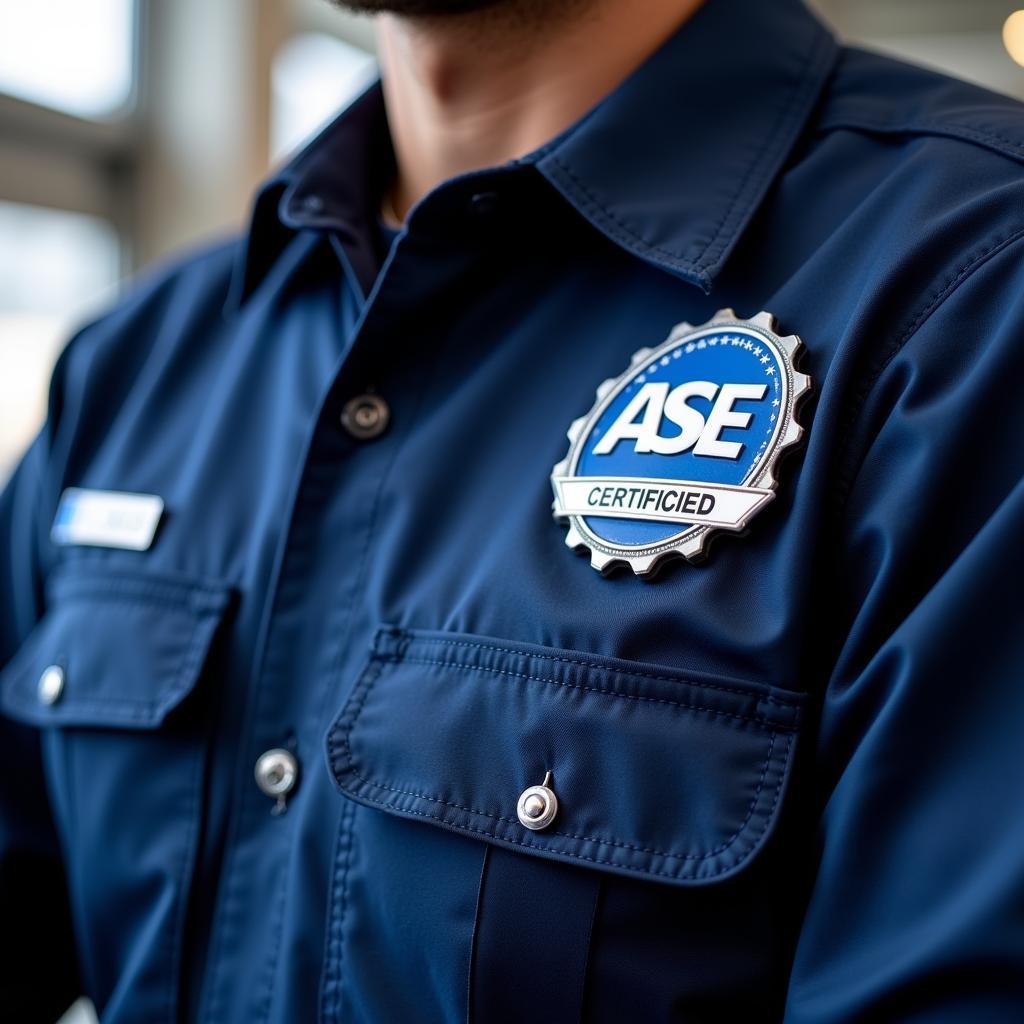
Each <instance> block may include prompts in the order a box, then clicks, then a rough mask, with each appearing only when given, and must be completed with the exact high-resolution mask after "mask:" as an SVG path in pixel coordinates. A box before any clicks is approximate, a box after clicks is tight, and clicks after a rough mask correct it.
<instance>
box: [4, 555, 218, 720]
mask: <svg viewBox="0 0 1024 1024" xmlns="http://www.w3.org/2000/svg"><path fill="white" fill-rule="evenodd" d="M230 595H231V590H230V588H229V587H227V586H226V585H224V584H221V583H217V582H211V581H204V580H198V581H197V580H192V579H182V578H179V577H169V576H150V575H141V574H140V575H134V574H133V575H127V574H125V575H121V574H117V573H107V572H93V571H86V570H84V569H83V568H82V567H80V566H76V567H74V568H73V569H68V570H64V571H61V570H58V571H56V572H55V573H54V574H53V575H52V576H51V577H50V579H49V580H48V581H47V610H46V613H45V614H44V615H43V617H42V618H41V619H40V620H39V622H38V624H37V625H36V627H35V629H34V630H33V631H32V633H31V634H30V635H29V636H28V638H27V639H26V641H25V642H24V644H22V646H21V648H20V649H19V650H18V652H17V653H16V654H15V656H14V658H13V659H12V660H11V661H10V662H9V663H8V665H7V667H6V668H5V669H4V671H3V673H2V674H0V709H2V710H3V712H4V713H5V714H7V715H9V716H10V717H12V718H15V719H18V720H20V721H22V722H27V723H29V724H32V725H37V726H47V725H57V726H63V725H74V726H94V727H104V726H108V727H117V728H128V729H151V728H156V727H157V726H159V725H160V724H161V723H162V722H163V720H164V719H165V718H166V716H167V714H168V713H169V712H170V711H171V710H172V709H173V708H175V707H177V706H178V704H180V703H181V701H182V700H183V699H184V698H185V696H186V695H187V694H188V693H189V692H190V691H191V690H192V688H193V687H194V686H195V683H196V680H197V679H198V677H199V674H200V671H201V669H202V666H203V663H204V662H205V660H206V655H207V651H208V649H209V646H210V643H211V641H212V639H213V636H214V634H215V633H216V630H217V627H218V625H219V624H220V621H221V619H222V618H223V615H224V611H225V609H226V608H227V605H228V600H229V598H230ZM51 667H56V668H57V669H58V670H59V676H58V680H57V682H56V684H54V683H53V679H52V678H51V680H50V683H51V686H50V688H49V692H47V686H46V684H45V683H42V682H41V680H42V678H43V674H44V673H46V672H47V670H48V669H50V668H51ZM51 676H52V673H51Z"/></svg>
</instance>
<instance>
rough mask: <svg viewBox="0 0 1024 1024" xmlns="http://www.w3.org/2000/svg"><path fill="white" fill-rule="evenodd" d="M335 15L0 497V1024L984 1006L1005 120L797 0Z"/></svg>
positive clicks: (1008, 132) (1022, 176)
mask: <svg viewBox="0 0 1024 1024" xmlns="http://www.w3.org/2000/svg"><path fill="white" fill-rule="evenodd" d="M350 6H351V5H350ZM362 6H364V7H367V6H373V7H379V8H381V9H386V10H387V11H389V12H390V13H388V14H387V15H386V16H385V17H383V18H382V19H381V22H380V33H381V35H380V42H381V54H382V62H383V89H380V88H378V87H374V88H372V89H370V90H369V92H368V93H367V94H366V95H364V96H363V97H362V98H360V99H359V100H357V101H356V102H355V103H354V104H353V105H352V106H351V107H350V108H349V109H348V110H347V111H345V112H344V113H343V114H342V115H341V116H340V117H339V119H338V120H337V121H336V122H335V123H334V124H333V125H331V126H330V127H329V128H327V129H326V130H325V131H324V132H323V133H322V134H321V136H320V137H319V138H318V139H317V140H316V141H314V142H313V143H312V144H311V145H310V146H309V147H308V148H307V149H306V150H305V151H304V152H303V153H301V154H299V155H298V156H297V157H296V158H295V159H294V160H293V161H292V162H291V163H290V164H289V165H288V166H287V167H286V168H285V169H284V170H282V171H281V172H280V173H279V174H277V175H275V176H274V177H273V178H272V179H271V180H270V181H269V183H268V184H267V185H266V187H265V188H264V189H263V190H262V192H261V193H260V196H259V197H258V199H257V201H256V204H255V207H254V211H253V215H252V221H251V223H250V225H249V226H248V228H247V230H246V232H245V234H244V236H243V238H242V239H241V240H239V241H232V242H231V243H229V244H227V245H223V246H220V247H218V248H216V249H213V250H211V251H208V252H206V253H204V254H201V255H198V256H193V257H192V258H190V259H189V260H188V261H186V262H184V263H182V264H181V265H179V266H177V267H175V268H173V269H171V270H168V271H166V272H164V273H162V274H161V275H159V276H158V277H156V278H154V279H150V280H149V281H148V282H147V283H145V284H144V285H142V286H140V287H139V288H137V289H136V290H135V291H134V292H133V294H132V295H130V296H129V297H128V298H127V299H126V300H125V301H124V303H123V304H122V305H121V306H120V307H119V308H118V309H116V310H115V311H114V312H112V313H111V314H110V315H109V316H107V317H106V318H104V319H103V320H100V321H99V322H98V323H95V324H93V325H91V326H90V327H88V328H86V329H85V330H84V331H83V332H82V333H81V334H80V336H78V337H77V338H76V339H75V340H74V341H73V342H72V344H71V345H70V346H69V348H68V350H67V352H66V353H65V355H64V357H63V358H62V360H61V362H60V365H59V367H58V369H57V371H56V374H55V377H54V383H53V388H52V393H51V403H50V416H49V421H48V423H47V426H46V428H45V430H44V431H43V433H42V435H41V436H40V438H39V440H38V441H37V442H36V444H35V445H34V446H33V448H32V449H31V450H30V452H29V453H28V455H27V457H26V459H25V461H24V463H23V464H22V466H21V468H20V470H19V471H18V473H17V475H16V476H15V478H14V480H13V482H12V484H11V486H10V488H9V489H8V491H7V493H6V495H5V497H4V499H3V504H2V506H0V508H2V511H0V523H2V531H3V536H4V539H5V544H4V555H3V563H2V574H0V608H2V613H3V614H2V620H0V651H2V656H0V657H2V660H3V661H6V663H7V664H6V668H5V669H4V673H3V676H2V679H0V700H2V705H0V706H2V709H3V719H2V734H3V739H4V746H3V749H4V751H5V752H6V755H7V759H8V770H7V771H6V772H4V773H3V775H2V781H0V787H2V788H0V793H2V811H0V842H2V849H3V862H2V864H3V867H2V875H0V878H2V891H3V904H2V907H3V918H2V919H3V922H4V926H5V929H4V930H5V933H6V934H7V936H8V943H7V948H6V954H5V956H4V958H3V961H2V966H0V971H2V977H3V1006H4V1008H5V1015H6V1016H7V1017H8V1018H9V1019H12V1020H50V1019H52V1018H53V1017H55V1016H56V1015H57V1014H58V1013H59V1011H60V1010H61V1009H63V1007H64V1006H65V1005H66V1004H67V1003H68V1001H69V1000H70V999H72V998H73V997H74V996H75V995H76V994H78V993H80V992H84V993H87V994H88V995H89V996H90V997H91V998H92V999H93V1001H94V1002H95V1004H96V1006H97V1007H98V1009H99V1011H100V1015H101V1017H102V1019H103V1020H104V1021H107V1022H110V1024H117V1022H122V1021H133V1022H134V1021H161V1020H162V1021H170V1020H190V1021H191V1020H197V1021H211V1022H213V1021H216V1022H235V1021H237V1022H242V1021H244V1022H246V1024H251V1022H256V1021H273V1022H295V1021H313V1020H324V1021H329V1022H334V1021H363V1022H404V1021H414V1022H421V1021H422V1022H434V1021H457V1020H467V1019H470V1020H473V1021H480V1022H500V1021H554V1022H568V1021H576V1020H586V1021H597V1022H619V1021H625V1020H644V1021H670V1020H671V1021H698V1020H700V1021H775V1020H782V1019H784V1020H786V1021H791V1022H794V1024H797V1022H815V1024H832V1022H840V1021H842V1022H847V1021H855V1020H856V1021H866V1020H870V1021H890V1020H899V1021H910V1020H913V1021H928V1022H939V1021H943V1022H945V1021H950V1022H952V1021H956V1022H963V1024H966V1022H970V1024H976V1022H981V1021H1000V1022H1002V1021H1016V1020H1020V1019H1021V1018H1022V1016H1024V815H1022V814H1021V813H1020V807H1021V793H1024V759H1022V758H1021V757H1020V753H1019V750H1020V735H1021V730H1022V726H1024V687H1022V686H1021V685H1020V672H1021V666H1022V664H1024V648H1022V640H1021V630H1020V628H1019V625H1020V618H1019V612H1020V601H1019V587H1018V586H1017V581H1018V577H1019V572H1020V568H1021V565H1022V562H1021V555H1022V542H1021V530H1020V523H1021V514H1022V512H1024V491H1022V489H1021V485H1020V478H1021V470H1022V462H1024V460H1022V455H1024V412H1022V403H1021V402H1020V399H1019V390H1020V381H1021V379H1022V378H1021V374H1022V371H1024V355H1022V353H1024V344H1022V330H1024V328H1022V326H1021V324H1022V317H1024V263H1022V257H1024V168H1022V162H1024V128H1022V120H1021V110H1020V107H1019V106H1017V105H1016V104H1014V103H1013V102H1012V101H1010V100H1007V99H1003V98H1000V97H997V96H993V95H991V94H988V93H986V92H984V91H981V90H978V89H975V88H973V87H969V86H967V85H963V84H960V83H956V82H953V81H951V80H949V79H947V78H944V77H941V76H938V75H936V74H933V73H930V72H925V71H922V70H917V69H913V68H909V67H906V66H904V65H901V64H898V63H894V62H892V61H889V60H886V59H883V58H880V57H876V56H872V55H869V54H866V53H862V52H858V51H854V50H847V49H843V48H840V47H838V46H837V44H836V43H835V42H834V41H833V39H832V38H831V36H830V35H829V33H828V32H827V31H826V30H825V29H824V28H822V27H821V26H820V25H819V24H818V22H817V21H816V20H815V19H814V18H813V17H812V15H811V14H810V13H809V12H808V11H807V10H806V9H804V8H803V7H802V6H801V5H800V4H798V3H797V2H796V0H774V2H772V3H764V2H754V0H708V2H707V3H705V4H703V5H701V6H699V7H698V5H697V4H696V3H695V2H691V0H645V2H644V3H642V4H641V3H639V2H629V0H575V2H573V0H561V2H554V0H547V2H543V0H492V2H479V0H477V2H474V0H458V2H456V0H404V2H402V0H390V2H388V0H381V2H380V3H378V4H372V5H371V4H363V5H362ZM567 431H568V435H569V438H568V440H567V438H566V434H567ZM783 456H784V457H783ZM552 512H554V516H552ZM709 542H713V543H709ZM595 569H599V570H601V571H595Z"/></svg>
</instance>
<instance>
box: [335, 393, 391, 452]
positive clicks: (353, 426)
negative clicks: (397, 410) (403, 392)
mask: <svg viewBox="0 0 1024 1024" xmlns="http://www.w3.org/2000/svg"><path fill="white" fill-rule="evenodd" d="M390 419H391V410H390V409H389V408H388V404H387V402H385V401H384V399H383V398H381V397H380V396H379V395H356V397H355V398H350V399H349V400H348V401H347V402H346V403H345V407H344V408H343V409H342V410H341V425H342V426H343V427H344V428H345V430H347V431H348V433H349V434H351V435H352V436H353V437H354V438H356V440H359V441H372V440H373V438H375V437H380V435H381V434H383V433H384V431H385V430H387V428H388V421H389V420H390Z"/></svg>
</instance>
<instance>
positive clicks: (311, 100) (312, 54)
mask: <svg viewBox="0 0 1024 1024" xmlns="http://www.w3.org/2000/svg"><path fill="white" fill-rule="evenodd" d="M0 2H2V0H0ZM376 75H377V61H376V59H375V58H374V57H373V55H372V54H369V53H367V52H366V51H365V50H360V49H359V48H358V47H356V46H352V45H351V44H349V43H345V42H342V41H341V40H340V39H336V38H335V37H334V36H329V35H324V34H322V33H307V34H304V35H299V36H295V37H294V38H293V39H290V40H289V41H288V42H287V43H285V45H284V46H283V47H281V50H280V51H279V52H278V54H277V56H276V57H275V58H274V66H273V71H272V78H271V82H272V90H273V105H272V110H271V132H270V134H271V149H272V151H273V152H272V154H271V156H272V157H273V158H274V159H275V160H276V159H278V158H279V157H281V156H284V155H285V154H286V153H289V152H291V151H292V150H293V149H296V148H298V147H299V146H300V145H301V144H302V143H303V142H305V141H306V140H307V139H308V138H309V137H310V136H312V135H313V134H314V133H315V132H317V131H318V130H319V129H320V128H322V127H323V126H324V125H325V124H326V123H327V122H328V121H329V120H330V119H331V118H332V117H333V116H334V115H335V114H337V113H338V111H339V110H341V109H342V108H343V107H345V106H347V105H348V104H349V103H351V101H352V100H354V99H355V98H356V96H358V95H359V93H361V92H362V91H363V90H364V89H365V88H366V87H367V86H368V85H369V84H370V82H372V81H373V79H374V78H375V77H376Z"/></svg>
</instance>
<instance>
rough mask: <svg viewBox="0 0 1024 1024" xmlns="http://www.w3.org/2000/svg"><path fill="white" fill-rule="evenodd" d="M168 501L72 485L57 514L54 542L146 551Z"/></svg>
mask: <svg viewBox="0 0 1024 1024" xmlns="http://www.w3.org/2000/svg"><path fill="white" fill-rule="evenodd" d="M163 511H164V502H163V499H162V498H158V497H157V496H156V495H155V494H125V493H124V492H122V491H90V490H85V489H83V488H80V487H69V488H68V489H67V490H66V491H65V492H64V493H63V494H62V495H61V496H60V504H59V505H58V506H57V514H56V515H55V516H54V518H53V527H52V529H51V530H50V539H51V540H52V541H53V542H54V544H91V545H93V546H94V547H103V548H127V549H129V550H131V551H145V550H146V549H147V548H148V547H149V546H150V544H152V543H153V535H154V534H155V533H156V528H157V524H158V523H159V522H160V516H161V515H163Z"/></svg>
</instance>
